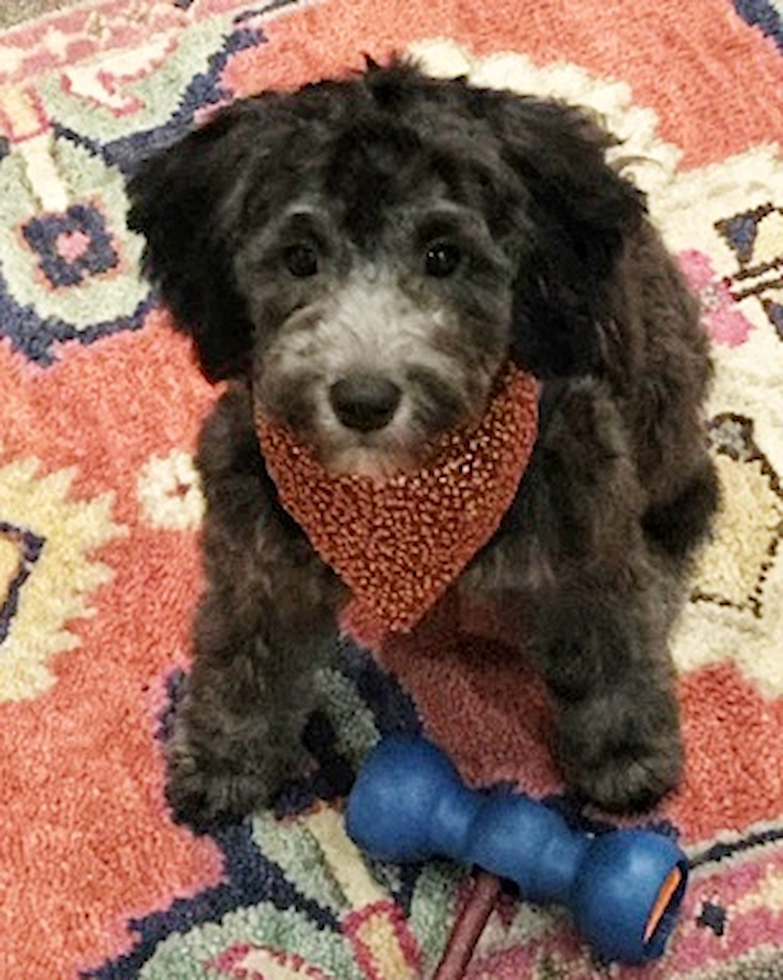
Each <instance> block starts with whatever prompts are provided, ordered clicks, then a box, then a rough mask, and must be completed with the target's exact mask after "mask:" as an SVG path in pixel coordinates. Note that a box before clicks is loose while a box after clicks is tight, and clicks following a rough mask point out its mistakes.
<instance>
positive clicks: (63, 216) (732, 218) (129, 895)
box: [0, 0, 783, 980]
mask: <svg viewBox="0 0 783 980" xmlns="http://www.w3.org/2000/svg"><path fill="white" fill-rule="evenodd" d="M395 48H396V49H398V50H403V51H409V52H413V53H415V54H416V55H417V56H418V57H419V58H420V59H421V61H422V62H423V63H424V65H425V66H426V67H427V68H428V69H429V70H430V71H432V72H435V73H441V74H444V75H454V74H462V73H468V74H469V75H470V76H471V77H472V78H473V79H475V80H476V81H477V82H480V83H484V84H489V85H493V86H507V87H510V88H512V89H515V90H519V91H523V92H538V93H547V94H554V95H558V96H562V97H564V98H567V99H568V100H570V101H574V102H577V103H583V104H586V105H590V106H593V107H595V108H597V109H598V110H599V111H600V112H602V113H603V114H604V115H605V116H606V118H607V120H608V122H609V125H610V126H611V127H612V128H614V129H615V130H616V131H617V132H618V133H619V134H620V135H621V136H623V137H625V139H626V140H627V145H626V148H625V150H624V152H625V153H626V154H627V155H629V156H635V157H638V158H639V162H638V163H637V164H636V165H635V167H636V170H635V174H636V178H637V180H638V182H639V183H640V184H641V185H642V186H643V187H644V188H645V190H646V191H647V192H648V194H649V198H650V207H651V211H652V213H653V215H654V217H655V219H656V220H657V222H658V223H659V224H660V226H661V228H662V230H663V233H664V235H665V237H666V239H667V241H668V243H669V245H670V246H671V248H672V249H673V250H674V251H675V252H676V253H678V254H679V256H680V259H681V262H682V264H683V267H684V269H685V271H686V272H687V274H688V275H689V277H690V279H691V281H692V283H693V285H694V287H695V288H696V289H697V290H698V291H699V292H700V293H701V295H702V298H703V301H704V327H705V329H706V330H707V331H708V333H709V335H710V337H711V338H712V341H713V345H714V353H715V361H716V366H717V383H716V386H715V390H714V393H713V397H712V401H711V404H710V406H709V411H710V416H711V422H710V435H711V439H712V446H713V450H714V453H715V457H716V460H717V463H718V467H719V470H720V474H721V479H722V481H723V486H724V498H725V499H724V507H723V510H722V512H721V515H720V519H719V523H718V528H717V533H716V537H715V540H714V542H713V543H712V545H711V546H710V547H709V548H708V549H706V550H705V552H704V554H703V556H702V560H701V563H700V567H699V569H698V573H697V575H696V576H695V578H694V581H693V587H692V600H691V602H690V603H689V605H688V607H687V609H686V611H685V614H684V616H683V618H682V621H681V623H680V625H679V628H678V632H677V636H676V640H675V654H676V658H677V663H678V666H679V669H680V675H681V698H682V706H683V714H684V720H685V731H686V738H687V745H688V765H687V773H686V779H685V782H684V785H683V787H682V789H681V790H680V791H679V792H678V793H677V794H676V795H675V796H674V797H672V799H671V800H668V801H667V802H666V804H665V805H664V806H663V807H662V808H661V809H660V811H658V812H657V813H655V814H653V815H652V816H651V817H650V821H651V822H652V823H654V824H656V825H660V826H665V827H666V828H668V829H669V831H671V832H673V833H676V834H678V835H679V839H680V842H681V844H682V846H683V847H684V848H685V849H686V851H687V853H688V855H689V858H690V860H691V864H692V869H693V870H692V875H691V884H690V887H689V890H688V893H687V895H686V898H685V902H684V905H683V909H682V915H681V921H680V924H679V928H678V929H677V931H676V933H675V935H674V937H673V939H672V941H671V943H670V945H669V948H668V950H667V953H666V956H665V958H664V959H663V960H661V961H659V962H656V963H654V964H651V965H649V966H645V967H642V968H636V969H634V968H618V967H612V968H609V967H607V966H606V965H605V964H601V963H600V962H598V961H596V960H595V959H594V958H593V957H591V954H590V951H589V950H588V949H586V948H585V947H584V946H583V945H582V944H581V943H580V941H579V939H578V937H577V936H576V934H575V933H574V931H573V929H572V927H571V924H570V921H569V919H568V916H567V915H566V914H565V913H562V912H560V911H558V910H553V909H540V908H535V907H532V906H529V905H526V904H520V903H517V902H514V901H512V900H511V899H510V898H509V899H503V900H502V901H501V902H500V903H499V904H498V906H497V908H496V910H495V912H494V913H493V915H492V917H491V919H490V921H489V924H488V927H487V929H486V930H485V932H484V935H483V937H482V939H481V941H480V944H479V947H478V949H477V951H476V954H475V956H474V958H473V961H472V964H471V966H470V967H469V969H468V973H467V977H468V978H469V980H480V978H481V980H489V978H498V980H512V978H513V980H520V978H523V977H524V978H528V977H529V978H533V980H554V978H568V980H589V978H597V977H613V978H618V980H631V978H638V980H653V978H654V980H723V978H725V980H728V978H733V980H739V978H741V980H762V978H764V980H773V978H780V977H781V976H783V561H781V560H780V556H779V555H778V549H779V547H780V541H781V537H783V486H782V485H781V473H783V381H782V379H783V155H782V154H783V149H782V145H783V4H781V0H737V2H736V4H735V5H732V4H731V3H730V2H729V0H690V2H689V3H687V4H683V3H681V2H680V0H655V2H653V0H633V2H628V3H617V4H610V3H606V2H605V0H571V2H569V3H567V4H564V3H562V2H560V0H535V2H530V3H527V4H518V3H515V2H513V0H497V2H487V0H461V2H460V0H437V2H431V3H426V4H424V3H422V4H413V3H404V2H401V0H309V2H299V3H297V2H294V0H288V2H287V0H277V2H271V3H267V4H265V5H262V6H260V7H252V6H250V5H242V4H239V3H237V2H236V0H190V2H189V0H178V2H173V0H158V2H141V0H125V2H118V0H88V2H86V3H83V4H82V5H80V6H77V7H75V8H73V9H72V10H70V11H69V12H67V13H63V14H60V15H55V16H51V17H48V18H46V19H43V20H40V21H36V22H31V23H29V24H27V25H24V26H21V27H18V28H16V29H13V30H10V31H7V32H5V33H3V34H0V338H2V339H0V386H1V387H2V392H3V396H2V413H3V424H2V427H1V428H0V784H1V785H2V787H3V793H2V828H3V829H2V835H0V977H2V978H4V980H5V978H8V980H11V978H22V977H23V978H25V980H55V978H56V980H76V978H79V977H81V978H93V980H131V978H139V980H141V978H145V980H179V978H182V980H186V978H187V980H294V978H308V980H419V978H423V977H428V976H430V975H431V973H432V971H433V969H434V967H435V965H436V964H437V962H438V960H439V957H440V955H441V953H442V950H443V948H444V945H445V943H446V940H447V937H448V935H449V933H450V930H451V928H452V926H453V924H454V921H455V918H456V915H457V914H458V912H459V909H460V907H461V905H462V904H463V903H464V901H465V895H466V888H467V886H466V877H465V876H464V875H463V873H462V872H461V871H460V870H459V869H457V868H454V867H452V866H451V865H449V864H445V863H440V862H431V863H428V864H425V865H424V866H417V867H414V868H407V869H397V868H392V867H387V866H382V867H381V866H372V867H368V866H367V865H365V863H364V861H363V860H362V858H361V856H360V855H359V854H358V853H357V852H356V851H355V849H354V848H353V847H352V845H350V843H349V842H348V841H347V839H346V838H345V836H344V833H343V830H342V801H341V798H340V791H341V787H342V783H343V779H342V778H341V777H342V774H344V773H345V771H346V770H347V769H353V768H355V767H356V766H357V765H358V764H359V762H360V760H361V759H362V757H363V756H364V754H365V753H366V751H367V750H368V749H369V747H370V746H371V745H372V744H374V743H375V741H377V739H378V737H379V736H380V735H382V734H384V733H387V732H391V731H399V730H408V731H416V730H418V729H419V728H420V727H421V726H422V725H424V727H425V728H426V729H427V730H428V731H429V732H430V733H431V734H433V735H434V736H435V737H436V738H437V739H438V741H440V742H441V744H443V745H444V746H445V747H447V748H448V749H449V751H450V752H451V753H452V755H453V756H454V757H455V758H456V759H457V760H458V761H459V762H460V765H461V767H462V769H463V771H464V772H465V774H466V775H467V776H468V777H470V778H472V779H479V780H497V779H512V780H515V781H517V782H518V783H519V784H520V785H521V786H522V787H523V788H525V789H526V790H528V791H530V792H532V793H536V794H538V795H550V796H552V795H554V796H558V795H560V794H562V786H561V783H560V781H559V777H558V773H557V771H556V769H555V768H554V766H553V764H552V762H551V759H550V757H549V754H548V752H547V749H546V747H545V732H546V727H547V713H546V706H545V703H544V701H543V698H542V697H541V695H540V691H539V690H538V688H537V687H536V686H535V683H534V682H533V681H532V680H531V678H529V677H528V676H527V675H526V674H525V672H524V670H523V669H522V668H521V667H520V668H517V669H515V670H512V669H511V668H509V667H508V666H504V665H502V664H500V663H498V659H497V658H493V657H492V655H491V652H490V651H487V654H486V656H484V657H478V656H476V652H475V651H473V653H472V656H471V657H470V658H466V657H463V656H462V654H461V652H460V651H459V650H451V651H449V650H440V649H436V647H437V644H435V645H434V646H433V644H431V643H428V640H427V638H426V637H421V638H420V640H419V642H418V645H417V646H416V649H415V650H413V651H412V650H410V649H400V650H398V651H397V654H396V656H394V657H393V658H391V661H390V662H389V663H387V664H386V667H387V668H389V669H387V670H382V669H381V668H380V667H379V666H378V665H377V664H375V663H374V662H373V660H372V659H371V658H370V657H369V656H368V655H367V654H366V653H364V652H362V651H361V650H359V649H356V648H355V647H353V646H351V645H350V644H347V643H346V644H345V648H344V651H343V653H344V656H343V665H342V667H341V669H340V670H335V671H332V672H328V673H325V674H324V675H323V677H322V686H323V692H324V707H323V709H322V710H321V711H320V712H319V713H318V714H317V715H316V716H314V717H313V718H312V720H311V723H310V726H309V729H308V734H309V741H310V742H311V743H312V745H313V747H314V752H315V754H316V762H317V765H315V766H314V767H313V770H312V771H311V772H309V773H303V774H301V775H299V776H297V777H296V778H293V779H292V781H291V783H290V784H289V785H288V786H286V787H285V790H284V792H283V794H282V795H281V798H280V801H279V805H278V807H277V809H276V811H275V812H274V813H272V812H270V813H263V814H259V815H258V816H257V817H256V818H255V819H253V820H248V821H247V822H246V823H245V824H243V825H241V826H237V827H235V828H233V829H230V830H227V831H225V832H223V833H221V834H220V835H218V836H216V837H201V838H195V837H193V836H192V835H191V834H190V833H189V832H188V831H187V830H185V829H183V828H181V827H177V826H175V825H174V824H172V822H171V821H170V820H169V818H168V815H167V813H166V810H165V808H164V805H163V799H162V782H163V773H162V765H161V753H160V744H161V740H162V739H163V738H165V734H166V731H167V725H168V719H169V717H170V710H171V705H172V703H173V702H175V701H176V698H177V695H178V690H179V687H180V684H181V679H182V676H183V672H184V671H186V670H187V666H188V628H189V627H188V624H189V618H190V614H191V611H192V608H193V605H194V601H195V597H196V595H197V593H198V589H199V571H198V562H197V550H196V541H197V532H198V526H199V522H200V519H201V507H202V501H201V496H200V492H199V487H198V484H197V480H196V477H195V474H194V470H193V465H192V459H191V453H192V449H193V446H194V440H195V435H196V432H197V429H198V425H199V421H200V419H201V417H202V416H203V415H204V413H205V412H206V410H207V408H208V406H209V405H210V404H211V402H212V401H213V399H214V398H215V392H214V391H212V390H210V389H209V388H208V386H207V385H206V384H205V383H204V382H203V381H202V380H201V379H200V377H199V376H198V374H197V372H196V370H195V368H194V367H193V365H192V363H191V360H190V357H189V352H188V350H187V348H186V345H185V344H184V343H182V342H181V341H180V340H178V339H177V338H176V337H174V336H173V334H171V333H170V332H169V331H168V330H167V329H166V328H165V322H164V320H165V315H164V314H163V313H162V312H161V311H159V310H158V309H157V308H156V305H155V301H154V298H153V297H152V296H151V295H150V293H149V290H148V287H147V286H146V285H145V283H144V282H143V281H142V280H141V279H140V278H139V275H138V271H137V270H138V260H139V254H140V250H141V246H142V243H141V242H140V241H139V240H138V238H136V237H135V236H133V235H132V234H130V233H129V232H128V231H127V229H126V226H125V210H126V206H127V202H126V198H125V193H124V179H123V178H124V174H125V173H126V172H127V171H128V170H129V169H130V167H131V166H132V165H133V163H134V161H136V160H137V159H139V158H140V157H141V156H143V155H145V154H147V153H148V152H150V150H152V149H153V148H154V147H157V146H161V145H163V144H165V143H167V142H168V141H170V140H171V139H173V138H174V137H176V136H177V135H178V134H180V133H182V132H184V131H185V130H186V129H188V128H189V127H190V126H192V125H193V124H194V121H195V122H197V121H198V119H199V118H200V116H201V115H202V114H203V112H204V111H205V110H207V109H208V108H209V107H211V106H213V105H215V104H216V103H219V102H223V101H227V100H230V99H233V98H235V97H237V96H241V95H245V94H248V93H251V92H255V91H257V90H259V89H262V88H266V87H272V86H278V85H286V86H290V85H295V84H298V83H300V82H304V81H306V80H310V79H313V78H316V77H319V76H322V75H324V74H327V73H333V72H337V71H342V70H344V69H345V68H346V67H358V66H359V65H360V64H361V63H362V60H363V55H364V54H365V53H367V54H370V55H372V56H373V57H374V58H376V59H382V58H383V57H384V56H385V55H386V54H387V53H389V52H390V51H391V50H392V49H395ZM436 670H437V676H438V684H437V685H433V684H432V683H431V678H432V674H433V672H434V671H436ZM444 692H445V695H446V696H444ZM561 802H563V803H565V804H566V805H567V803H568V800H567V798H566V799H565V800H561Z"/></svg>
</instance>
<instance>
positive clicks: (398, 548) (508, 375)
mask: <svg viewBox="0 0 783 980" xmlns="http://www.w3.org/2000/svg"><path fill="white" fill-rule="evenodd" d="M537 420H538V385H537V382H536V380H535V378H534V377H533V376H532V375H530V374H528V373H527V372H524V371H522V370H521V369H519V368H517V367H515V366H513V365H509V367H508V369H507V370H506V371H505V372H504V373H503V375H502V377H501V378H500V380H499V383H498V386H497V390H496V393H495V395H494V396H493V398H492V399H491V401H490V403H489V405H488V408H487V410H486V412H485V414H484V416H483V418H482V419H481V420H480V421H478V422H477V423H475V424H473V425H471V426H468V427H466V428H465V429H463V430H462V431H459V432H456V433H450V434H448V435H446V436H444V437H443V438H442V439H441V440H439V441H438V442H437V443H436V444H435V445H434V446H433V456H432V461H431V462H430V463H429V464H428V465H426V466H424V467H423V468H422V469H420V470H417V471H415V472H410V473H409V472H405V473H401V474H398V475H394V476H391V477H388V478H385V479H382V480H375V479H373V478H372V477H368V476H346V475H338V476H335V475H332V474H330V473H328V472H327V470H326V469H325V468H324V467H323V465H322V464H321V463H320V462H319V461H318V460H317V459H316V458H315V455H314V454H313V452H312V451H311V450H310V448H309V447H307V446H305V445H302V444H300V443H299V442H297V441H296V439H295V438H294V436H293V435H292V434H291V433H290V432H289V431H288V430H287V429H286V428H285V427H284V426H281V425H279V424H278V423H276V422H274V421H272V420H271V419H270V418H268V417H267V416H266V415H265V414H264V413H263V412H259V413H257V415H256V430H257V432H258V438H259V442H260V445H261V448H262V451H263V454H264V459H265V461H266V465H267V469H268V471H269V474H270V476H271V477H272V479H273V480H274V482H275V485H276V486H277V490H278V493H279V495H280V501H281V503H282V505H283V506H284V507H285V509H286V510H287V511H288V512H289V513H290V514H291V516H292V517H293V518H294V519H295V520H296V521H297V522H298V523H299V525H300V526H301V527H302V529H303V530H304V531H305V533H306V534H307V536H308V538H309V539H310V541H311V543H312V545H313V547H314V548H315V550H316V551H317V552H318V554H319V555H320V556H321V558H322V559H323V560H324V561H325V562H326V563H327V564H328V565H330V566H331V567H332V568H333V569H334V570H335V571H336V572H337V573H338V575H339V576H340V577H341V578H342V580H343V582H344V583H345V584H346V585H347V586H348V588H349V589H350V590H351V593H352V600H351V602H350V604H349V606H348V608H347V609H346V615H345V619H344V624H345V625H346V627H347V628H348V629H349V631H350V632H352V633H353V634H354V635H355V636H357V637H358V638H361V639H363V640H365V641H366V642H372V640H373V639H376V640H378V639H380V638H382V637H383V636H384V635H385V634H386V633H387V631H405V632H407V631H410V630H412V629H413V628H414V627H415V625H416V624H417V623H418V622H419V620H420V619H421V618H422V617H423V616H424V614H425V613H426V612H427V611H428V610H429V609H430V608H431V607H432V606H433V605H434V604H435V602H436V601H437V600H438V599H439V598H440V597H441V596H442V595H443V593H444V592H445V591H446V590H447V588H448V586H449V585H450V584H451V582H453V581H454V579H455V578H456V577H457V575H458V574H459V573H460V572H461V571H462V569H463V568H464V567H465V566H466V565H467V563H468V562H469V561H470V559H471V558H472V557H473V556H474V555H475V554H476V553H477V552H478V551H479V549H480V548H481V547H483V545H485V544H486V543H487V541H489V539H490V538H491V537H492V535H493V534H494V533H495V531H496V530H497V528H498V526H499V525H500V522H501V520H502V519H503V515H504V514H505V512H506V511H507V509H508V507H509V506H510V504H511V502H512V500H513V499H514V495H515V494H516V491H517V487H518V486H519V482H520V480H521V479H522V474H523V473H524V471H525V468H526V466H527V463H528V461H529V459H530V454H531V453H532V451H533V445H534V443H535V439H536V431H537Z"/></svg>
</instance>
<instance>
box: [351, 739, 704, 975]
mask: <svg viewBox="0 0 783 980" xmlns="http://www.w3.org/2000/svg"><path fill="white" fill-rule="evenodd" d="M346 827H347V831H348V834H349V836H350V837H351V838H352V840H353V841H354V842H355V843H356V844H357V845H358V847H359V848H360V849H361V850H363V851H364V852H365V853H366V854H368V855H369V856H370V857H372V858H376V859H378V860H383V861H392V862H394V863H399V864H405V863H409V862H416V861H424V860H426V859H428V858H431V857H435V856H442V857H449V858H452V859H453V860H455V861H458V862H459V863H461V864H464V865H470V866H477V867H479V868H482V869H484V870H486V871H489V872H491V873H492V874H494V875H496V876H498V877H499V878H505V879H508V880H510V881H512V882H514V883H515V884H516V885H517V886H518V887H519V889H520V892H521V896H522V898H524V899H526V900H528V901H531V902H535V903H537V904H544V903H547V902H558V903H560V904H562V905H565V906H566V907H567V908H568V909H569V910H570V912H571V914H572V916H573V918H574V922H575V924H576V927H577V929H578V930H579V932H580V933H581V935H582V936H583V937H584V938H585V939H586V940H587V942H588V943H590V944H591V945H592V947H593V948H594V949H595V951H596V952H597V953H598V954H599V955H600V956H602V957H603V958H604V959H606V960H617V961H620V962H624V963H644V962H647V961H648V960H652V959H655V958H656V957H658V956H660V955H661V953H663V951H664V948H665V946H666V942H667V940H668V938H669V935H670V933H671V931H672V929H673V927H674V924H675V922H676V919H677V913H678V911H679V907H680V904H681V902H682V898H683V895H684V892H685V886H686V882H687V877H688V861H687V858H686V857H685V855H684V854H683V852H682V851H681V850H680V848H679V847H677V846H676V844H675V843H674V842H673V841H671V840H669V838H667V837H664V836H662V835H661V834H657V833H654V832H652V831H645V830H615V831H609V832H607V833H602V834H599V835H593V834H589V833H579V832H575V831H573V830H571V829H570V828H569V827H568V826H567V824H566V823H565V821H564V820H563V819H562V817H560V816H559V815H558V814H557V813H555V812H554V811H553V810H551V809H549V808H548V807H547V806H545V805H544V804H543V803H537V802H535V801H534V800H531V799H529V798H528V797H525V796H522V795H520V794H516V793H511V792H499V791H483V790H471V789H469V788H468V787H467V786H466V785H465V784H464V783H463V782H462V780H461V778H460V776H459V774H458V772H457V770H456V768H455V767H454V765H453V764H452V763H451V762H450V761H449V759H448V758H447V757H446V756H445V755H444V754H443V752H441V751H440V749H438V748H436V747H435V746H434V745H433V744H432V743H431V742H428V741H426V740H425V739H422V738H406V737H394V738H389V739H386V740H385V741H382V742H381V743H380V744H379V745H378V746H377V747H376V748H375V749H374V750H373V752H372V753H371V754H370V757H369V758H368V760H367V762H366V763H365V765H364V767H363V769H362V770H361V772H360V773H359V776H358V779H357V781H356V784H355V785H354V788H353V790H352V792H351V795H350V797H349V799H348V808H347V814H346Z"/></svg>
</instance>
